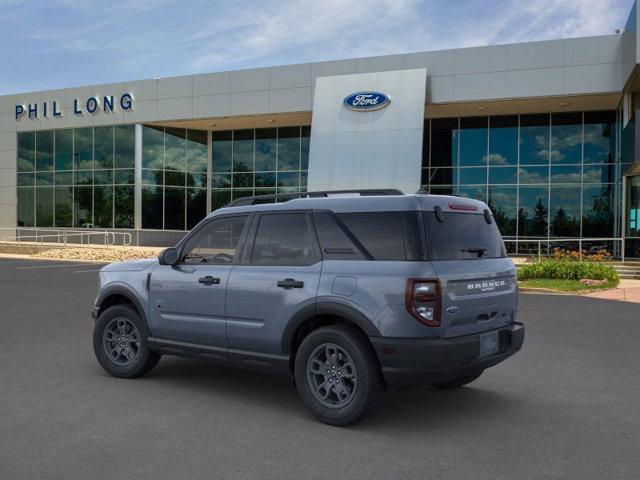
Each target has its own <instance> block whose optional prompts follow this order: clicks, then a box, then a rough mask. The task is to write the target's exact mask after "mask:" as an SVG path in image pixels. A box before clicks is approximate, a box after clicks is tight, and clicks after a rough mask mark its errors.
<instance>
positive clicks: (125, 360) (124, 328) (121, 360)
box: [93, 305, 160, 378]
mask: <svg viewBox="0 0 640 480" xmlns="http://www.w3.org/2000/svg"><path fill="white" fill-rule="evenodd" d="M148 336H149V331H148V329H147V326H146V324H145V323H144V322H143V321H142V320H141V319H140V316H139V315H138V313H137V312H136V311H135V310H134V309H133V308H132V307H130V306H128V305H114V306H111V307H109V308H107V309H106V310H105V311H104V312H102V313H101V314H100V316H99V317H98V320H97V321H96V325H95V327H94V330H93V351H94V353H95V355H96V358H97V359H98V363H99V364H100V366H101V367H102V368H103V369H104V370H105V371H106V372H107V373H109V374H110V375H113V376H114V377H119V378H133V377H139V376H141V375H144V374H145V373H147V372H148V371H150V370H151V369H152V368H153V367H155V366H156V365H157V364H158V361H159V360H160V355H159V354H158V353H156V352H153V351H151V350H150V349H149V343H148V341H147V337H148Z"/></svg>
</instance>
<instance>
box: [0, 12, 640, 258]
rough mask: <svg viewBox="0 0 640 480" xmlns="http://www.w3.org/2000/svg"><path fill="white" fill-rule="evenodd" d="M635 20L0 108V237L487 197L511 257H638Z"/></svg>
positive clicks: (639, 86) (37, 96) (150, 229)
mask: <svg viewBox="0 0 640 480" xmlns="http://www.w3.org/2000/svg"><path fill="white" fill-rule="evenodd" d="M637 16H638V12H637V9H636V7H635V6H634V7H633V9H632V11H631V14H630V17H629V19H628V21H627V24H626V26H625V27H624V29H621V30H620V31H619V32H617V33H615V34H611V35H603V36H596V37H585V38H570V39H558V40H549V41H541V42H530V43H516V44H508V45H494V46H487V47H474V48H461V49H452V50H440V51H425V52H418V53H407V54H400V55H389V56H377V57H367V58H355V59H347V60H337V61H327V62H318V63H307V64H300V65H288V66H277V67H268V68H256V69H251V70H240V71H229V72H217V73H210V74H197V75H188V76H181V77H171V78H156V79H153V80H138V81H130V82H122V83H114V84H105V85H93V86H87V87H80V88H68V89H62V90H50V91H42V92H34V93H22V94H15V95H7V96H2V97H0V229H2V230H0V237H3V236H12V235H16V234H22V235H25V234H26V233H25V232H26V231H28V230H29V231H30V230H33V229H34V228H36V229H38V231H40V230H55V231H58V230H65V229H67V230H68V229H73V230H79V229H87V230H90V229H99V230H113V231H119V232H120V231H121V232H131V234H132V237H133V241H134V243H138V244H140V245H145V244H146V245H166V244H172V243H174V242H175V241H176V240H177V239H178V238H180V237H181V236H182V235H183V234H184V232H185V231H186V230H188V229H190V228H191V227H193V226H194V225H195V224H196V223H197V222H198V221H200V220H201V219H202V218H203V217H204V216H205V215H206V214H207V213H209V212H211V211H212V210H215V209H216V208H219V207H221V206H223V205H225V204H226V203H227V202H229V201H231V200H232V199H236V198H239V197H244V196H249V195H260V194H272V193H286V192H299V191H305V190H308V191H313V190H334V189H356V188H357V189H361V188H397V189H400V190H402V191H404V192H406V193H414V192H416V191H418V190H421V191H423V192H430V193H432V194H453V195H460V196H464V197H472V198H478V199H482V200H484V201H486V202H487V203H488V204H489V205H490V207H491V208H492V209H493V212H494V216H495V218H496V221H497V223H498V224H499V226H500V229H501V231H502V233H503V235H504V236H505V238H506V239H508V240H509V242H507V243H508V247H509V249H510V250H514V249H515V248H516V245H518V248H520V249H527V248H529V247H530V246H531V245H534V244H535V243H536V242H537V240H543V242H544V243H545V244H551V245H556V243H554V242H555V241H557V240H559V239H563V240H567V239H569V240H575V244H570V243H565V245H566V246H577V245H578V242H581V243H580V244H581V245H582V246H583V247H584V248H599V247H601V246H604V247H607V248H609V249H611V250H613V251H614V252H615V253H616V255H618V256H622V253H623V252H624V253H625V254H626V256H627V257H638V256H640V163H639V162H640V156H639V148H638V142H637V140H636V139H637V138H638V135H639V134H638V132H637V127H636V123H637V122H636V118H635V117H636V116H635V113H636V110H637V109H638V108H640V103H639V101H638V100H639V98H640V97H639V96H638V92H639V91H640V76H639V75H638V72H639V70H640V69H639V64H640V45H639V43H638V42H639V41H640V36H639V35H638V18H637ZM0 240H1V238H0ZM513 240H515V241H517V242H519V243H517V242H515V241H513ZM528 241H531V242H532V243H531V244H527V242H528Z"/></svg>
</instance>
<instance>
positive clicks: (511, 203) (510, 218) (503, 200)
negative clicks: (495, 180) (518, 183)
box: [487, 186, 518, 236]
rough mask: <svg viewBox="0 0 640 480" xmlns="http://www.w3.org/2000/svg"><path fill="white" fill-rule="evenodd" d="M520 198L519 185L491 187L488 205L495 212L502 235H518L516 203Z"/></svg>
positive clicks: (494, 215) (494, 216)
mask: <svg viewBox="0 0 640 480" xmlns="http://www.w3.org/2000/svg"><path fill="white" fill-rule="evenodd" d="M517 200H518V189H517V187H515V186H514V187H494V186H490V187H489V201H488V202H487V205H488V206H489V208H490V209H491V212H492V213H493V218H494V219H495V221H496V225H498V228H499V229H500V232H501V233H502V235H505V236H515V235H516V205H517Z"/></svg>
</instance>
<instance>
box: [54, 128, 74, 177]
mask: <svg viewBox="0 0 640 480" xmlns="http://www.w3.org/2000/svg"><path fill="white" fill-rule="evenodd" d="M55 132H56V133H55V137H56V153H55V159H54V164H55V169H56V170H71V169H72V168H73V130H72V129H65V130H56V131H55Z"/></svg>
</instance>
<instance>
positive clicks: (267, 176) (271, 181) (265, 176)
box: [256, 173, 282, 188]
mask: <svg viewBox="0 0 640 480" xmlns="http://www.w3.org/2000/svg"><path fill="white" fill-rule="evenodd" d="M280 175H282V173H281V174H280ZM275 186H276V174H275V173H256V188H258V187H275Z"/></svg>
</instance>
